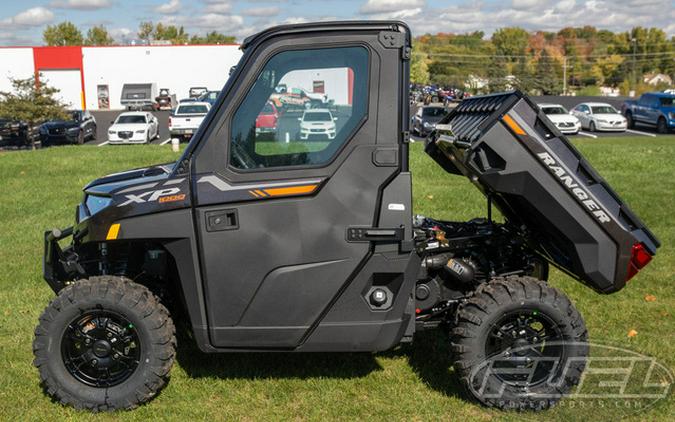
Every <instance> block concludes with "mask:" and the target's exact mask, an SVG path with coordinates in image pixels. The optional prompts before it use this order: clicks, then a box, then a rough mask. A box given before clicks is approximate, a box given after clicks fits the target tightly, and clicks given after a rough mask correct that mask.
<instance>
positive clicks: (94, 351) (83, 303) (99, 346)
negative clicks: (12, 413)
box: [33, 276, 176, 411]
mask: <svg viewBox="0 0 675 422" xmlns="http://www.w3.org/2000/svg"><path fill="white" fill-rule="evenodd" d="M175 348H176V337H175V328H174V325H173V321H172V320H171V317H170V316H169V312H168V311H167V310H166V308H165V307H164V306H163V305H162V304H161V303H159V300H158V299H157V297H156V296H154V295H153V294H152V293H151V292H150V291H149V290H148V289H147V288H146V287H144V286H141V285H139V284H136V283H133V282H132V281H130V280H128V279H126V278H123V277H112V276H101V277H91V278H90V279H88V280H82V281H78V282H75V283H73V284H71V285H69V286H67V287H66V288H64V289H63V290H61V291H60V292H59V294H58V296H57V297H56V298H55V299H54V300H52V302H51V303H50V304H49V306H48V307H47V308H46V309H45V311H44V312H43V313H42V315H41V316H40V319H39V324H38V326H37V327H36V328H35V340H34V341H33V353H34V355H35V360H34V362H33V363H34V365H35V366H36V367H37V368H38V370H39V372H40V379H41V381H42V385H43V387H44V389H45V391H46V392H47V394H49V395H50V396H52V397H53V398H54V399H55V400H58V401H60V402H61V403H63V404H68V405H71V406H73V407H75V408H78V409H90V410H93V411H100V410H117V409H131V408H134V407H136V406H138V405H139V404H142V403H145V402H147V401H149V400H151V399H152V398H153V397H154V396H155V395H156V394H157V392H158V391H159V390H160V389H161V388H162V387H164V385H165V384H166V382H167V380H168V376H169V371H170V369H171V366H172V365H173V360H174V355H175Z"/></svg>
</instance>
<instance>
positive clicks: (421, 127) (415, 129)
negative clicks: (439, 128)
mask: <svg viewBox="0 0 675 422" xmlns="http://www.w3.org/2000/svg"><path fill="white" fill-rule="evenodd" d="M449 112H450V110H448V109H447V108H445V107H438V106H424V107H420V108H419V109H417V113H415V115H414V116H413V118H412V122H411V123H412V124H411V128H410V129H411V130H412V133H413V134H414V135H419V136H427V135H428V134H429V133H431V131H432V130H434V128H435V127H436V123H438V122H439V121H440V120H441V119H442V118H443V117H445V116H446V115H447V114H448V113H449Z"/></svg>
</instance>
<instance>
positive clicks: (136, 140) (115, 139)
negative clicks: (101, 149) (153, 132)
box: [108, 133, 147, 145]
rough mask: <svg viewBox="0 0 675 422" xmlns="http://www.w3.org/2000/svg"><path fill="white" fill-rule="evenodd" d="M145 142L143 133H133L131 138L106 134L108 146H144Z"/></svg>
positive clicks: (145, 138)
mask: <svg viewBox="0 0 675 422" xmlns="http://www.w3.org/2000/svg"><path fill="white" fill-rule="evenodd" d="M146 142H147V137H146V135H145V133H143V134H140V133H134V134H133V135H132V136H131V138H120V137H119V136H117V135H110V134H108V143H110V144H119V145H123V144H144V143H146Z"/></svg>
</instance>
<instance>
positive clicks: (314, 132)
mask: <svg viewBox="0 0 675 422" xmlns="http://www.w3.org/2000/svg"><path fill="white" fill-rule="evenodd" d="M309 138H324V139H326V138H327V139H329V140H333V139H335V130H334V129H333V130H321V131H319V130H318V129H310V130H301V131H300V139H302V140H307V139H309Z"/></svg>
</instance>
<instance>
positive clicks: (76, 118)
mask: <svg viewBox="0 0 675 422" xmlns="http://www.w3.org/2000/svg"><path fill="white" fill-rule="evenodd" d="M70 120H72V121H74V122H79V121H80V112H79V111H71V112H70Z"/></svg>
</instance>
